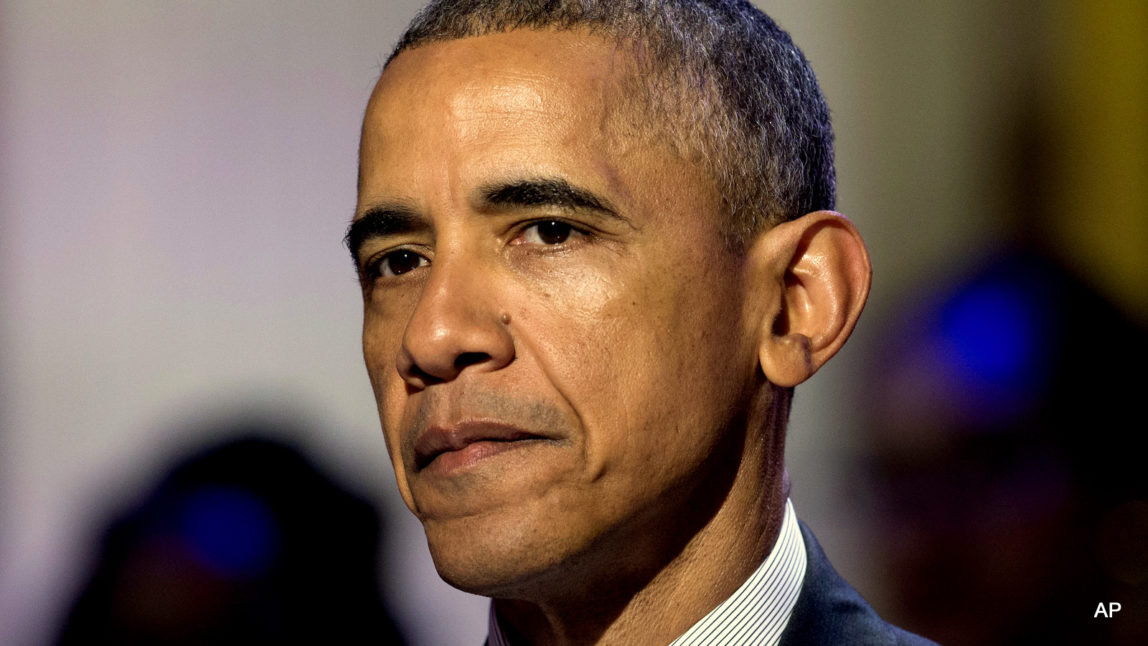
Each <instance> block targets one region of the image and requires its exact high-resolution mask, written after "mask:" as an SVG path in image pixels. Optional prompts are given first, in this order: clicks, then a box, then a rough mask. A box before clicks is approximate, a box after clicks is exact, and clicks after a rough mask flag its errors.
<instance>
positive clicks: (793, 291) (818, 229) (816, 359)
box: [750, 211, 872, 387]
mask: <svg viewBox="0 0 1148 646" xmlns="http://www.w3.org/2000/svg"><path fill="white" fill-rule="evenodd" d="M750 254H751V261H752V262H753V267H754V268H755V269H754V272H755V278H754V279H755V280H758V281H761V283H760V284H759V285H758V287H757V288H756V289H757V293H758V294H759V295H760V297H761V298H762V299H763V302H762V304H761V307H760V308H759V309H758V310H757V311H758V312H760V313H761V316H762V320H761V321H760V323H759V325H760V327H759V328H758V329H759V340H758V360H759V362H760V365H761V369H762V371H763V372H764V373H765V377H766V378H767V379H768V380H769V381H770V382H771V383H773V384H776V385H778V386H782V387H792V386H796V385H797V384H799V383H801V382H803V381H805V380H806V379H809V377H811V376H813V374H814V373H815V372H817V370H818V369H819V368H820V367H821V366H822V365H824V363H825V362H826V361H828V360H829V358H830V357H832V356H833V355H834V354H836V352H837V351H838V350H839V349H840V348H841V346H842V345H844V343H845V341H846V339H848V338H849V335H850V334H851V333H852V332H853V327H854V326H855V325H856V323H857V319H858V318H859V317H860V316H861V310H862V309H863V308H864V306H865V300H866V299H867V298H868V295H869V284H870V280H871V275H872V268H871V266H870V264H869V254H868V252H867V251H866V249H865V243H864V242H863V241H862V240H861V235H860V234H859V233H858V232H857V229H856V227H854V226H853V223H851V222H850V221H849V220H847V219H845V217H844V216H842V215H840V214H838V213H834V212H832V211H817V212H814V213H809V214H807V215H804V216H802V217H800V218H797V219H796V220H792V221H789V222H785V223H782V224H779V225H777V226H775V227H774V228H772V229H770V230H769V231H766V232H765V233H763V234H761V236H759V238H758V239H757V240H756V241H755V242H754V244H753V246H752V248H751V249H750Z"/></svg>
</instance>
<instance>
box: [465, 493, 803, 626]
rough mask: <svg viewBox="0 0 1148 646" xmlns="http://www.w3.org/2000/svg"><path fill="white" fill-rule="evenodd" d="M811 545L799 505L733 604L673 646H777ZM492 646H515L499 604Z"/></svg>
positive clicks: (492, 619)
mask: <svg viewBox="0 0 1148 646" xmlns="http://www.w3.org/2000/svg"><path fill="white" fill-rule="evenodd" d="M805 560H806V555H805V542H804V540H803V539H802V538H801V529H800V528H799V527H798V525H797V514H796V513H794V511H793V503H792V502H790V501H788V500H787V501H786V502H785V513H784V515H783V518H782V521H781V531H780V532H778V534H777V542H775V543H774V544H773V549H772V550H771V551H770V553H769V556H767V557H766V559H765V561H764V562H762V564H761V565H759V566H758V567H757V569H756V570H754V571H753V574H750V575H749V578H748V579H746V580H745V583H742V584H741V587H739V588H738V589H737V590H736V591H735V592H734V593H733V594H732V595H730V597H729V598H728V599H726V600H725V601H723V602H721V603H720V604H719V605H718V607H716V608H714V609H713V610H711V611H710V612H709V614H707V615H706V616H704V617H702V618H701V620H700V621H698V622H697V623H696V624H694V625H693V626H691V627H690V629H689V630H687V631H686V632H685V633H683V634H682V635H681V636H680V637H678V638H677V639H675V640H674V641H673V642H671V643H670V646H717V645H722V646H726V645H737V646H743V645H744V646H750V645H752V646H777V643H778V641H779V640H780V639H781V632H782V631H783V630H785V625H786V624H788V623H789V616H790V615H791V614H793V606H794V605H795V604H796V603H797V594H798V593H799V592H801V582H802V581H803V580H804V579H805ZM489 632H490V636H489V638H488V641H487V644H488V645H489V646H510V641H509V640H508V639H507V638H506V636H505V635H504V634H503V632H502V627H501V626H500V625H499V623H498V615H497V614H496V613H495V612H494V604H493V603H491V604H490V626H489Z"/></svg>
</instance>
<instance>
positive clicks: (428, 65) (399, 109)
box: [360, 30, 635, 177]
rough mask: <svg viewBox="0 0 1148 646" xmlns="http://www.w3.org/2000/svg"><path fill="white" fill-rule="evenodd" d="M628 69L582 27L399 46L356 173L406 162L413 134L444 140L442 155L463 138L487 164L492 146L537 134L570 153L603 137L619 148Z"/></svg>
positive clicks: (373, 107)
mask: <svg viewBox="0 0 1148 646" xmlns="http://www.w3.org/2000/svg"><path fill="white" fill-rule="evenodd" d="M630 70H631V64H630V63H629V59H628V58H627V54H626V53H625V52H624V51H622V50H620V49H619V48H618V47H617V46H615V45H614V44H613V43H611V42H609V41H607V40H605V39H602V38H599V37H596V36H593V35H591V34H589V33H586V32H582V31H534V30H517V31H511V32H506V33H498V34H491V35H486V36H479V37H473V38H465V39H458V40H450V41H443V42H437V43H432V44H429V45H423V46H420V47H416V48H414V49H411V50H407V51H404V52H403V53H401V54H400V55H399V56H397V57H396V58H395V59H394V60H392V61H391V63H390V64H389V65H388V66H387V69H386V71H385V72H384V73H383V74H382V76H381V77H380V79H379V82H378V84H377V85H376V87H375V90H374V92H373V93H372V96H371V100H370V103H369V104H368V106H367V114H366V118H365V119H364V123H363V141H362V150H361V164H362V168H361V169H360V172H361V173H362V175H363V176H364V177H369V176H370V175H372V171H373V170H374V169H375V168H376V167H378V166H380V165H383V164H388V165H392V166H391V168H393V164H394V163H395V162H399V161H402V162H404V163H407V164H410V163H411V162H412V161H414V160H413V159H412V158H411V156H412V155H413V156H416V157H417V156H421V155H423V154H425V153H426V152H427V151H425V150H415V149H412V147H411V143H413V142H430V141H436V142H438V145H439V146H445V145H447V144H448V143H449V144H450V145H451V146H452V147H451V149H450V150H446V149H440V150H438V151H437V153H436V154H437V155H438V159H439V160H440V161H445V160H446V157H447V155H449V154H451V153H455V152H460V151H463V150H464V148H465V147H466V146H468V145H469V146H482V152H483V153H484V154H486V155H487V156H488V157H489V158H490V160H489V161H490V162H491V163H493V162H494V161H495V158H496V157H497V156H498V155H499V151H500V149H503V148H508V147H511V146H517V147H518V148H519V149H520V152H521V149H522V148H523V147H525V146H527V145H529V144H532V143H533V144H542V143H543V142H545V143H546V145H557V146H558V147H559V150H561V151H565V152H566V153H569V154H570V155H576V154H579V153H582V152H586V149H588V148H592V147H598V148H601V147H602V146H604V145H607V144H608V145H609V146H610V147H611V148H612V149H614V152H620V151H618V150H616V149H617V148H618V146H619V145H625V144H627V143H631V142H629V141H628V140H629V139H633V138H634V137H632V136H631V135H633V134H634V130H635V128H634V127H633V122H634V121H635V120H634V118H632V117H631V116H630V115H631V113H632V110H630V109H629V106H630V104H632V103H633V101H632V100H630V99H628V98H627V94H628V93H627V92H626V87H627V84H628V83H629V80H630V78H631V75H630ZM605 139H609V140H610V141H608V142H606V141H603V140H605ZM471 152H476V151H471ZM553 152H555V153H557V152H558V151H557V150H555V151H553ZM539 158H541V156H539ZM458 161H463V160H458Z"/></svg>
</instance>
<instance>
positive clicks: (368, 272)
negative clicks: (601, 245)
mask: <svg viewBox="0 0 1148 646" xmlns="http://www.w3.org/2000/svg"><path fill="white" fill-rule="evenodd" d="M546 224H557V225H560V226H562V227H566V228H568V231H566V232H565V237H564V239H563V240H562V241H561V242H556V243H554V244H548V243H546V242H545V241H542V239H541V235H540V234H541V232H539V234H536V235H538V237H539V242H526V241H521V242H519V241H518V240H519V239H520V238H522V237H523V236H524V235H525V234H526V232H527V231H529V230H531V229H534V228H536V227H539V226H542V225H546ZM572 237H577V238H583V239H589V238H591V237H593V233H592V232H591V231H589V230H587V229H586V228H584V227H580V226H576V225H574V224H572V223H570V222H567V221H566V220H562V219H560V218H543V219H539V220H530V221H527V222H523V223H522V224H521V225H519V227H518V230H517V231H516V232H515V234H514V236H513V237H512V238H511V242H510V244H511V245H512V246H518V245H523V244H531V245H536V246H541V247H545V248H549V249H554V250H565V249H566V248H568V247H569V245H571V244H578V242H579V241H574V242H571V240H570V238H572ZM547 251H548V250H547ZM540 252H541V253H546V251H540ZM399 254H412V255H414V256H417V257H418V261H417V264H416V265H415V266H414V267H411V268H410V269H407V270H405V271H403V272H401V273H398V274H393V275H390V276H384V275H383V268H384V266H386V263H388V262H389V261H390V260H391V259H394V258H397V257H398V255H399ZM429 264H430V259H429V258H427V257H426V256H425V255H423V254H421V253H419V252H418V251H415V250H414V249H411V248H408V247H401V248H398V249H391V250H389V251H386V252H384V253H381V254H378V255H376V256H375V257H373V258H371V259H370V260H368V261H367V262H366V264H364V266H363V275H364V276H365V277H366V279H367V280H371V281H374V280H378V279H380V278H399V277H401V276H404V275H406V274H408V273H410V272H412V271H414V270H415V269H419V268H421V267H425V266H427V265H429Z"/></svg>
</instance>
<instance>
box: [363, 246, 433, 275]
mask: <svg viewBox="0 0 1148 646" xmlns="http://www.w3.org/2000/svg"><path fill="white" fill-rule="evenodd" d="M429 264H430V261H429V260H427V259H426V258H424V257H423V256H421V255H419V254H417V253H415V252H413V251H411V250H410V249H398V250H396V251H392V252H390V253H386V254H383V255H382V256H380V257H379V258H378V260H375V261H374V262H372V263H370V264H368V265H367V268H366V272H367V274H368V275H369V276H372V277H380V278H391V277H394V276H401V275H402V274H405V273H407V272H409V271H413V270H415V269H418V268H419V267H423V266H426V265H429Z"/></svg>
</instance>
